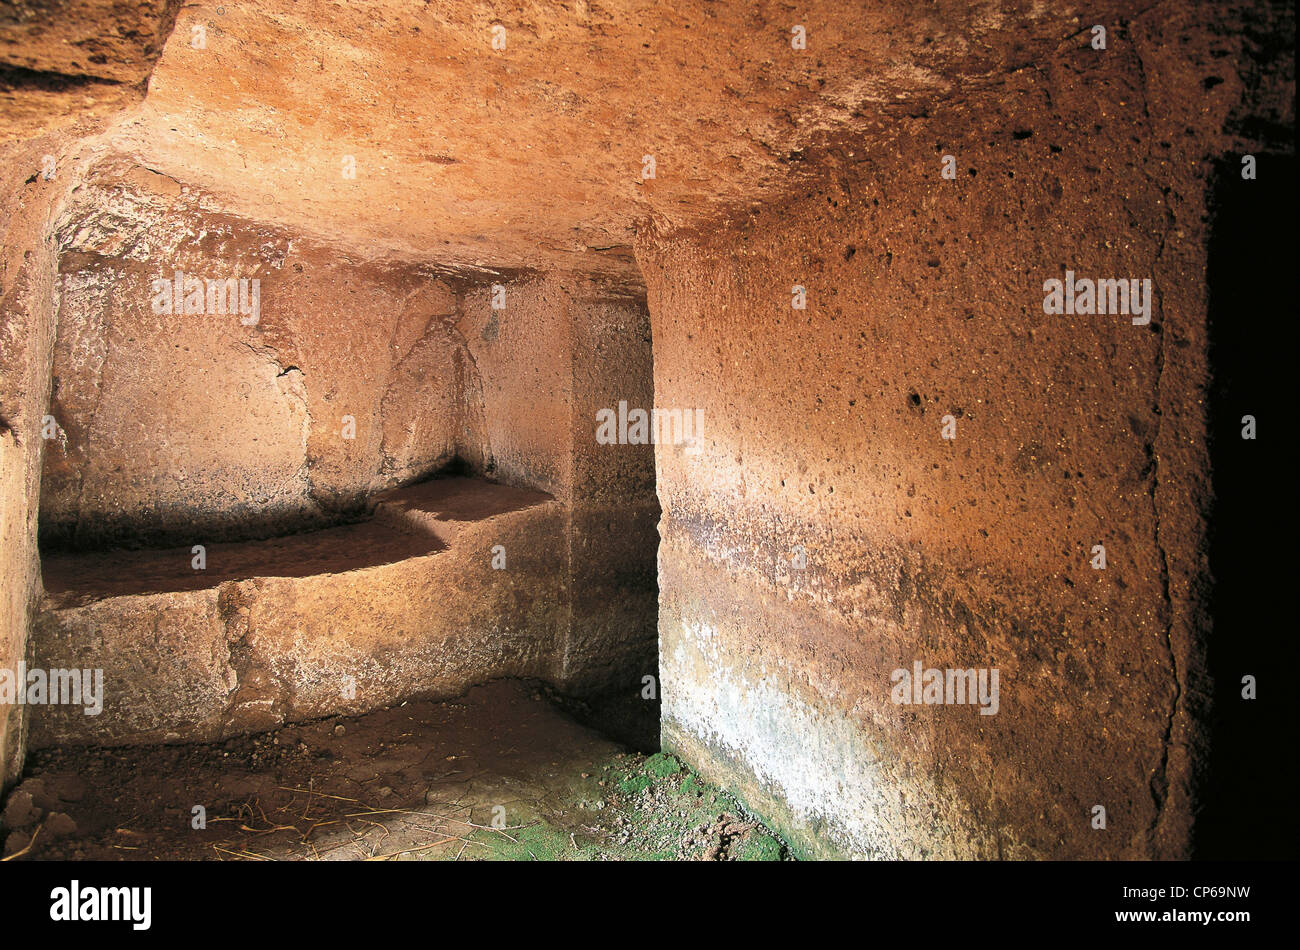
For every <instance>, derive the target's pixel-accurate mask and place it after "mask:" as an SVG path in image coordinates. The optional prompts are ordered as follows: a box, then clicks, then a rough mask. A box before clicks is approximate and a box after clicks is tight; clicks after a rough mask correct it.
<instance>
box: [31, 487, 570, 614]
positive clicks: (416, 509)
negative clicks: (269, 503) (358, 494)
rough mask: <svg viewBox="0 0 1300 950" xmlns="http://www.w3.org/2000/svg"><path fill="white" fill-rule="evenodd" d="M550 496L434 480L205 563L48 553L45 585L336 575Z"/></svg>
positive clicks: (105, 590) (405, 553) (87, 587)
mask: <svg viewBox="0 0 1300 950" xmlns="http://www.w3.org/2000/svg"><path fill="white" fill-rule="evenodd" d="M549 501H552V498H551V496H550V495H547V494H545V493H544V492H539V491H533V490H531V489H527V488H514V487H512V486H509V485H499V484H497V483H495V482H490V481H488V480H487V479H483V478H463V477H453V478H443V477H436V478H432V479H430V480H428V481H425V482H419V483H416V484H414V485H410V486H407V487H405V488H398V489H393V490H391V491H387V492H383V493H382V494H380V495H377V496H375V508H374V512H373V514H372V516H371V518H370V520H368V521H365V522H362V523H360V524H350V525H343V526H340V527H335V528H325V529H322V530H319V531H309V532H304V533H300V534H293V535H289V536H287V537H282V538H270V539H265V540H259V541H245V542H240V543H234V544H228V543H216V544H207V545H204V546H203V547H204V550H203V560H204V566H203V568H202V569H196V568H195V567H194V557H195V556H196V553H195V552H194V550H193V548H192V547H189V548H186V547H180V548H166V549H146V550H131V551H101V552H89V553H86V552H83V553H76V554H63V555H47V556H45V557H43V558H42V559H41V572H42V575H43V581H44V585H45V590H46V591H47V592H48V593H49V595H50V596H51V598H52V600H53V601H54V602H55V603H56V605H59V606H65V605H66V604H65V601H69V600H76V599H84V598H90V599H97V598H101V597H119V596H123V595H127V594H157V593H168V592H174V591H190V590H206V589H208V588H212V587H215V586H217V585H218V584H220V583H223V582H225V581H232V580H247V579H249V578H253V577H312V576H315V575H321V574H341V573H345V572H347V571H355V570H359V569H362V568H367V567H376V566H379V565H382V564H392V563H395V562H397V561H403V560H406V559H408V558H413V557H422V556H424V555H426V554H433V553H435V552H437V551H441V550H444V549H446V548H447V547H448V545H449V541H448V539H446V538H442V537H439V534H438V524H439V523H440V522H441V523H446V522H474V521H483V520H486V519H488V518H492V517H495V516H497V515H502V514H507V513H509V512H512V511H520V510H522V509H524V508H528V507H531V506H533V505H538V504H543V503H545V502H549Z"/></svg>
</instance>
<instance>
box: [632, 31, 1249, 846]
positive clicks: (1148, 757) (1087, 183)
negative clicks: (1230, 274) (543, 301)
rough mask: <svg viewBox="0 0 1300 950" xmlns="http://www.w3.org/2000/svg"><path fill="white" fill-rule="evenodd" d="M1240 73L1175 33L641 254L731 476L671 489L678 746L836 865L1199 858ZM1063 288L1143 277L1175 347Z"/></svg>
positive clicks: (1064, 61) (1193, 37)
mask: <svg viewBox="0 0 1300 950" xmlns="http://www.w3.org/2000/svg"><path fill="white" fill-rule="evenodd" d="M1225 43H1226V41H1220V40H1217V39H1215V38H1213V37H1209V36H1206V35H1205V34H1204V33H1203V32H1202V31H1201V29H1200V23H1199V22H1198V21H1197V20H1196V18H1195V17H1194V16H1192V15H1191V14H1190V13H1189V14H1187V15H1186V16H1179V15H1171V11H1165V10H1160V11H1153V12H1151V13H1148V14H1146V15H1143V16H1141V17H1139V18H1138V19H1137V20H1136V21H1135V22H1134V23H1132V24H1131V25H1130V27H1129V28H1128V29H1126V30H1123V31H1120V30H1112V31H1111V34H1110V47H1109V49H1108V51H1107V54H1106V56H1107V58H1106V59H1105V61H1104V62H1103V61H1101V60H1099V59H1098V58H1097V57H1096V56H1095V54H1094V51H1092V50H1091V49H1089V48H1088V47H1087V46H1086V44H1079V45H1078V47H1077V49H1075V50H1073V51H1065V52H1062V53H1061V54H1060V55H1058V56H1057V57H1056V58H1054V59H1053V60H1052V61H1051V62H1049V63H1047V64H1045V68H1044V69H1043V70H1042V71H1041V72H1033V71H1026V72H1024V73H1022V74H1019V75H1017V76H1015V77H1014V78H1012V79H1009V80H1008V81H1007V82H1006V83H1005V84H1004V86H1003V87H1002V88H1001V89H1000V90H998V93H997V95H996V97H992V96H990V97H974V98H972V99H971V100H969V101H965V102H962V103H955V104H953V105H950V106H947V107H944V108H940V109H937V110H936V111H935V113H934V115H933V116H931V117H929V118H928V119H918V120H916V121H914V122H911V123H908V124H907V126H906V128H905V129H903V130H900V132H899V133H898V134H897V135H896V136H895V137H894V139H893V141H892V143H891V146H890V147H889V148H888V149H875V148H873V149H866V150H853V149H851V148H850V147H848V146H846V147H844V148H842V149H839V150H833V151H831V152H830V153H828V155H827V164H828V168H827V174H826V176H825V178H824V180H823V181H822V182H821V184H820V186H819V187H817V188H816V189H814V190H810V191H809V192H808V193H807V194H806V195H804V196H801V197H800V198H798V199H796V200H793V201H792V202H790V203H788V204H785V205H782V206H780V207H777V208H771V209H764V210H763V211H761V212H757V211H756V212H755V213H754V214H752V215H751V216H750V217H749V219H748V220H747V221H745V222H743V223H739V224H738V225H737V226H736V227H735V228H734V229H732V230H729V231H725V232H721V233H719V232H710V233H707V234H697V233H691V232H680V231H679V232H668V233H661V234H657V235H652V236H647V238H646V239H645V241H644V243H643V245H642V248H641V251H642V261H643V265H644V267H645V270H646V277H647V283H648V286H649V301H650V312H651V315H652V322H653V331H654V339H655V383H656V393H655V397H656V402H657V403H658V404H660V405H665V406H682V407H689V406H703V407H707V416H706V419H707V424H706V427H705V437H704V440H703V443H702V447H703V451H702V452H701V453H700V454H699V455H698V456H695V457H693V458H690V459H682V458H680V457H678V456H677V455H675V454H674V453H672V452H669V451H665V450H664V449H660V451H659V456H658V464H659V495H660V500H661V502H662V503H663V506H664V517H663V521H662V523H661V526H660V530H661V533H662V536H663V541H662V544H661V548H660V554H659V570H660V591H661V594H660V620H659V624H660V647H661V663H662V665H663V678H664V724H663V728H664V735H665V742H666V743H667V744H668V745H669V746H670V747H672V748H676V749H680V750H681V751H682V752H683V754H684V755H686V757H687V758H689V759H690V760H692V761H695V762H699V763H701V764H702V765H703V766H705V771H706V773H707V774H710V775H712V776H713V777H714V778H715V779H717V780H720V781H723V782H725V783H728V784H731V785H733V786H734V787H736V788H737V789H738V790H740V791H742V792H743V793H744V794H746V795H747V796H752V799H751V804H752V805H753V806H754V807H755V808H757V809H758V810H759V811H761V812H765V813H768V814H772V815H780V816H782V817H783V820H784V823H785V826H786V829H787V831H788V832H789V834H790V835H791V837H792V838H793V839H794V840H796V841H798V842H800V843H801V846H802V847H803V848H804V849H805V850H806V851H807V853H813V854H827V853H831V854H849V855H856V856H866V857H904V858H918V857H952V858H972V857H974V858H988V857H1047V856H1051V857H1066V856H1070V857H1091V858H1100V857H1182V856H1186V855H1187V853H1188V850H1189V848H1190V840H1191V839H1190V828H1191V823H1192V818H1193V795H1194V791H1195V779H1196V769H1197V764H1198V761H1199V759H1200V757H1201V755H1202V754H1203V740H1204V735H1203V725H1204V721H1205V714H1206V701H1207V683H1206V681H1205V677H1204V669H1203V664H1204V649H1205V635H1206V633H1207V630H1208V615H1207V607H1206V604H1205V601H1204V600H1203V591H1204V590H1205V585H1206V581H1207V577H1206V572H1205V523H1204V518H1205V514H1206V508H1207V502H1208V491H1209V485H1208V464H1207V456H1206V429H1205V414H1204V408H1203V401H1204V387H1205V385H1206V382H1207V379H1208V374H1207V365H1206V345H1207V344H1206V327H1205V321H1206V297H1205V293H1206V288H1205V283H1204V268H1205V247H1206V243H1207V236H1208V235H1207V231H1206V229H1205V226H1204V222H1205V220H1206V216H1205V197H1204V196H1205V194H1206V192H1207V189H1208V188H1209V187H1210V185H1211V184H1212V182H1211V180H1210V179H1211V175H1212V170H1213V167H1214V164H1215V160H1216V159H1217V157H1218V156H1219V155H1221V154H1223V153H1225V152H1228V153H1230V150H1232V149H1235V148H1242V147H1243V145H1244V146H1245V147H1246V150H1248V149H1249V147H1250V146H1251V145H1252V144H1253V145H1255V146H1258V145H1260V144H1261V143H1259V142H1254V143H1251V142H1242V140H1240V139H1234V138H1233V136H1232V135H1231V134H1225V131H1224V130H1225V126H1229V125H1230V124H1231V123H1230V116H1231V114H1232V112H1233V109H1234V107H1235V106H1236V104H1237V103H1238V102H1239V101H1240V98H1241V96H1242V95H1243V94H1244V93H1243V80H1242V79H1241V78H1240V77H1238V76H1237V75H1236V74H1235V73H1234V72H1233V71H1232V70H1230V69H1228V68H1226V67H1227V65H1228V64H1229V63H1230V62H1231V60H1227V59H1225V55H1220V54H1226V55H1231V49H1230V48H1229V47H1230V44H1227V45H1225ZM1205 75H1215V76H1220V77H1224V76H1226V79H1225V80H1224V82H1223V83H1222V84H1221V85H1218V86H1217V87H1215V88H1216V91H1217V90H1223V93H1222V95H1220V96H1217V97H1214V96H1212V97H1208V98H1206V97H1203V96H1201V95H1200V93H1201V91H1202V79H1203V77H1204V76H1205ZM1179 89H1182V90H1184V95H1182V96H1180V95H1179V93H1178V90H1179ZM1193 90H1195V92H1196V95H1193V94H1192V93H1193ZM945 154H951V155H954V156H956V161H957V168H958V169H959V174H958V176H957V178H956V180H945V179H944V178H942V177H941V175H940V170H941V157H942V156H943V155H945ZM1067 269H1071V270H1074V271H1075V272H1076V273H1078V274H1080V275H1088V276H1093V277H1096V276H1112V275H1113V276H1116V277H1139V278H1150V279H1151V281H1152V284H1153V296H1154V303H1153V307H1152V311H1151V322H1150V324H1149V325H1145V326H1140V325H1134V324H1133V323H1132V321H1131V319H1130V317H1129V316H1125V315H1106V316H1102V315H1092V316H1074V315H1061V316H1048V315H1045V314H1044V311H1043V298H1044V294H1043V282H1044V281H1045V280H1047V279H1049V278H1053V277H1056V278H1062V277H1064V272H1065V270H1067ZM795 285H799V286H802V287H804V288H806V293H807V308H806V309H805V310H798V309H793V308H792V304H791V301H792V288H793V287H794V286H795ZM948 419H951V420H952V421H953V424H954V425H955V434H956V437H955V439H952V440H947V439H944V438H943V437H942V431H941V430H942V428H943V425H944V423H945V421H947V420H948ZM1096 544H1103V545H1104V546H1105V548H1106V553H1107V560H1108V564H1107V567H1106V569H1105V570H1094V569H1093V568H1092V566H1091V561H1092V559H1093V557H1094V552H1093V546H1094V545H1096ZM800 554H802V555H806V558H807V566H806V568H803V569H798V568H796V567H795V566H794V559H795V557H796V556H797V555H800ZM915 661H921V662H922V663H923V665H924V667H926V668H930V667H934V668H939V669H944V668H960V669H967V668H981V667H983V668H998V669H999V670H1000V708H999V711H998V712H997V713H996V715H989V716H983V715H980V714H979V711H978V708H977V707H976V706H972V705H964V706H957V705H954V706H942V705H931V706H925V705H921V706H915V705H896V704H895V703H894V702H892V699H891V688H892V685H893V681H892V680H891V673H892V671H893V670H895V669H900V668H901V669H906V670H908V671H909V672H910V671H911V669H912V667H913V663H914V662H915ZM1095 805H1102V806H1104V807H1105V808H1106V811H1107V820H1108V824H1107V830H1106V831H1105V832H1104V833H1102V832H1100V831H1095V830H1094V829H1093V828H1092V825H1091V818H1092V809H1093V807H1094V806H1095Z"/></svg>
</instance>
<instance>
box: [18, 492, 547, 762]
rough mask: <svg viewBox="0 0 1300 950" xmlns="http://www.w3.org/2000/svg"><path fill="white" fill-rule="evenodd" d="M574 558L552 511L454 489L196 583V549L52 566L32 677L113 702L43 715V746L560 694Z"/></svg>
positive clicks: (520, 499)
mask: <svg viewBox="0 0 1300 950" xmlns="http://www.w3.org/2000/svg"><path fill="white" fill-rule="evenodd" d="M495 544H503V545H505V546H506V548H507V550H508V551H510V552H511V553H512V557H511V558H510V559H509V561H508V564H507V569H505V570H496V569H494V568H493V566H492V555H491V548H492V546H493V545H495ZM565 544H566V538H565V517H564V512H563V509H562V506H560V505H558V504H557V503H556V502H555V501H554V500H553V499H551V498H550V497H549V496H547V495H545V494H543V493H541V492H536V491H529V490H526V489H518V488H510V487H507V486H504V485H492V484H490V483H487V482H484V481H482V480H478V479H463V478H455V479H441V480H436V481H433V482H428V483H425V484H424V485H419V486H414V487H412V488H408V489H399V490H396V491H395V492H391V493H387V494H385V495H382V496H380V500H379V502H378V509H377V511H376V514H375V518H374V519H373V520H371V521H369V522H367V523H365V524H362V525H355V526H350V527H344V528H332V529H326V530H323V531H317V532H311V533H308V534H302V535H297V536H295V537H293V538H286V539H276V540H270V541H255V542H246V543H244V544H230V545H224V544H223V545H214V546H212V547H211V548H209V549H208V550H207V551H206V558H207V561H206V564H207V566H206V569H205V570H203V571H201V572H200V571H196V570H194V569H193V567H192V560H191V554H190V551H189V550H188V549H185V548H179V549H176V550H159V551H150V552H145V553H140V554H136V555H130V554H128V555H125V556H123V557H118V558H111V559H110V558H105V557H103V556H102V555H99V554H80V555H66V556H62V557H47V558H46V559H45V567H44V570H45V586H46V588H47V590H48V593H47V594H46V599H45V603H44V609H43V610H42V612H41V614H40V616H39V618H38V621H37V626H36V630H35V632H34V640H35V651H34V654H35V655H34V660H33V662H34V664H35V665H37V666H39V667H41V668H45V669H102V670H103V671H104V674H103V675H104V700H103V711H102V712H100V713H99V714H98V715H93V716H89V715H86V714H85V713H84V711H83V709H82V707H80V706H50V707H47V708H42V709H41V710H40V712H39V714H38V715H36V716H34V717H33V720H32V725H31V744H32V746H33V747H34V748H42V747H47V746H51V745H57V744H61V743H82V744H88V743H102V744H138V743H146V742H158V741H181V740H184V741H208V740H212V739H216V738H221V737H225V736H229V735H233V734H237V733H243V732H251V731H260V730H265V729H270V728H272V727H274V726H277V725H281V724H283V723H285V722H291V721H302V720H307V719H313V718H318V717H320V716H325V715H334V714H337V713H339V712H362V711H366V710H371V709H379V708H382V707H384V706H387V705H391V704H394V703H398V702H401V701H403V700H405V699H409V698H412V697H416V696H423V697H442V698H445V697H448V696H454V695H457V694H458V693H460V692H463V691H464V690H465V689H466V688H467V687H469V686H471V685H474V684H475V683H481V682H485V681H487V680H490V679H493V678H496V677H502V676H531V677H539V678H546V679H552V678H554V677H553V673H552V671H553V669H554V668H555V667H556V665H557V663H558V662H559V661H558V657H557V650H558V646H559V643H560V641H561V638H562V637H563V635H564V631H565V627H566V624H567V622H568V604H567V597H566V582H567V579H566V576H565V574H564V573H562V572H559V571H556V570H555V567H556V564H557V563H562V561H563V557H564V547H565Z"/></svg>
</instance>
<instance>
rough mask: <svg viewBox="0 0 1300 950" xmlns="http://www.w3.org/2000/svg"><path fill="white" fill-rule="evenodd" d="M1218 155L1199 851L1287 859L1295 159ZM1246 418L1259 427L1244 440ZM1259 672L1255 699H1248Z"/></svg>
mask: <svg viewBox="0 0 1300 950" xmlns="http://www.w3.org/2000/svg"><path fill="white" fill-rule="evenodd" d="M1257 159H1258V177H1257V178H1256V179H1255V180H1253V181H1250V180H1243V179H1242V177H1241V168H1242V166H1241V157H1240V156H1232V157H1231V158H1230V159H1225V161H1224V162H1222V163H1221V165H1220V167H1219V169H1218V173H1217V180H1216V184H1215V189H1214V193H1213V195H1212V204H1211V213H1212V214H1213V215H1214V219H1213V231H1212V234H1211V239H1210V247H1209V275H1208V281H1209V330H1210V347H1209V356H1210V371H1211V378H1212V385H1211V389H1210V408H1209V423H1210V445H1209V448H1210V458H1211V466H1212V472H1213V484H1214V493H1215V501H1214V506H1213V509H1212V511H1211V515H1210V544H1209V553H1210V557H1209V564H1210V569H1211V572H1212V574H1213V576H1214V589H1213V593H1212V595H1211V601H1210V602H1211V616H1212V621H1213V630H1212V631H1211V633H1210V638H1209V647H1208V651H1207V660H1208V666H1209V673H1210V675H1211V677H1212V678H1213V690H1214V694H1213V714H1212V721H1211V724H1210V754H1209V768H1208V772H1207V774H1206V777H1205V779H1206V780H1205V784H1204V786H1203V792H1202V797H1201V807H1200V809H1199V812H1198V815H1197V822H1196V832H1195V852H1194V853H1195V855H1196V856H1197V857H1199V858H1213V859H1231V858H1282V857H1288V858H1293V857H1294V856H1295V854H1296V850H1297V833H1296V827H1297V826H1296V818H1295V804H1294V800H1295V779H1296V776H1295V772H1296V768H1295V763H1296V751H1295V750H1296V745H1295V742H1296V736H1295V728H1296V714H1295V708H1296V707H1295V703H1296V693H1295V682H1294V680H1293V679H1292V676H1293V675H1294V671H1295V669H1296V667H1295V665H1294V659H1295V647H1294V642H1295V629H1296V619H1295V617H1294V615H1293V614H1291V612H1290V610H1288V609H1287V608H1288V607H1290V604H1291V601H1292V590H1293V589H1294V587H1295V584H1296V579H1295V577H1294V569H1293V565H1294V562H1295V556H1294V545H1295V543H1296V532H1295V523H1296V516H1295V505H1294V496H1295V483H1296V477H1295V469H1294V462H1293V460H1292V456H1293V454H1294V445H1295V430H1294V404H1295V383H1296V379H1297V370H1296V366H1295V359H1296V347H1295V344H1296V336H1297V334H1296V331H1295V320H1296V304H1295V286H1296V279H1295V275H1296V260H1297V255H1296V251H1297V247H1296V244H1297V242H1296V235H1295V222H1296V171H1297V168H1296V161H1295V157H1294V156H1293V155H1276V154H1261V155H1258V156H1257ZM1244 416H1253V417H1254V420H1255V425H1256V437H1255V438H1254V439H1253V440H1252V439H1246V438H1243V428H1244V427H1245V425H1246V423H1245V422H1243V417H1244ZM1245 676H1253V677H1255V681H1256V688H1257V698H1255V699H1245V698H1243V695H1242V693H1243V688H1244V687H1243V683H1242V680H1243V677H1245Z"/></svg>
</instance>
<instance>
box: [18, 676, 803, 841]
mask: <svg viewBox="0 0 1300 950" xmlns="http://www.w3.org/2000/svg"><path fill="white" fill-rule="evenodd" d="M575 715H576V716H581V717H583V718H586V719H588V720H590V719H591V718H593V717H595V718H605V717H610V718H611V720H612V721H613V722H614V723H615V728H614V730H613V731H614V732H615V733H616V734H619V735H621V736H623V737H624V738H625V739H628V740H630V741H633V742H634V743H635V744H636V745H640V746H641V747H643V748H644V747H645V741H646V739H647V737H646V735H645V731H644V728H641V729H640V731H639V734H638V730H637V729H636V728H634V723H633V719H632V713H631V712H630V711H628V710H626V709H624V710H622V711H621V712H620V711H619V710H618V709H610V708H594V707H590V706H585V705H582V704H575V703H573V702H572V701H565V700H563V699H561V698H560V697H557V696H554V695H553V694H551V692H550V691H549V690H548V689H547V688H546V687H545V686H543V685H541V684H538V683H533V682H527V681H513V680H511V681H498V682H495V683H491V684H488V685H486V686H480V687H475V688H474V689H472V690H470V691H469V692H468V693H467V694H466V695H465V696H463V697H461V698H459V699H456V700H452V701H448V702H436V703H435V702H410V703H406V704H403V705H402V706H399V707H395V708H391V709H385V710H382V711H379V712H375V713H371V714H369V715H365V716H360V717H337V718H331V719H323V720H319V721H316V722H312V723H309V724H306V725H299V726H291V727H286V728H283V729H280V730H278V731H276V732H271V733H265V734H262V735H257V736H247V737H241V738H238V739H233V740H230V741H228V742H225V743H221V744H211V745H175V746H149V747H137V748H116V749H100V748H74V749H67V750H60V751H46V752H40V753H35V754H33V755H32V756H31V757H30V758H29V761H28V764H27V769H26V772H25V773H24V776H23V780H22V782H21V783H20V784H19V785H18V786H17V787H16V788H15V789H14V790H13V792H12V793H11V794H10V795H9V798H8V800H7V801H6V802H5V807H4V810H3V829H4V835H5V837H4V844H3V853H4V856H5V857H4V860H22V861H27V860H58V859H91V860H159V859H184V860H218V861H240V860H276V859H279V860H324V861H349V860H372V861H376V860H393V861H401V860H445V861H457V860H458V861H474V860H561V861H583V860H674V859H685V860H782V859H786V858H787V857H788V854H787V849H786V847H785V845H784V844H783V843H782V842H781V841H780V840H779V839H778V838H777V837H775V836H774V835H773V834H772V833H771V832H770V831H768V830H767V829H766V828H765V827H764V826H763V825H762V824H761V823H760V822H758V821H757V820H756V819H755V818H753V817H751V816H749V815H747V814H746V812H745V811H744V809H743V808H742V807H741V806H740V805H739V804H738V803H737V802H736V801H735V800H734V799H733V798H732V797H731V796H729V795H728V794H727V793H725V792H723V791H721V790H719V789H717V788H714V787H712V786H709V785H707V784H706V783H705V782H703V781H702V780H701V779H700V777H699V776H698V775H696V774H695V773H693V772H692V771H691V770H690V769H688V768H687V767H685V766H683V765H682V764H681V763H680V762H678V761H677V760H676V759H674V758H673V757H671V756H668V755H664V754H662V753H659V754H653V755H647V754H645V753H644V752H638V751H632V750H631V748H630V747H629V746H626V745H622V744H619V743H616V742H614V741H612V740H610V739H607V738H604V737H603V736H602V735H601V734H600V733H598V732H596V731H595V730H593V729H591V728H589V727H587V726H584V725H582V724H580V723H579V722H578V721H577V720H576V719H575V718H574V717H575ZM642 725H643V724H642Z"/></svg>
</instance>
